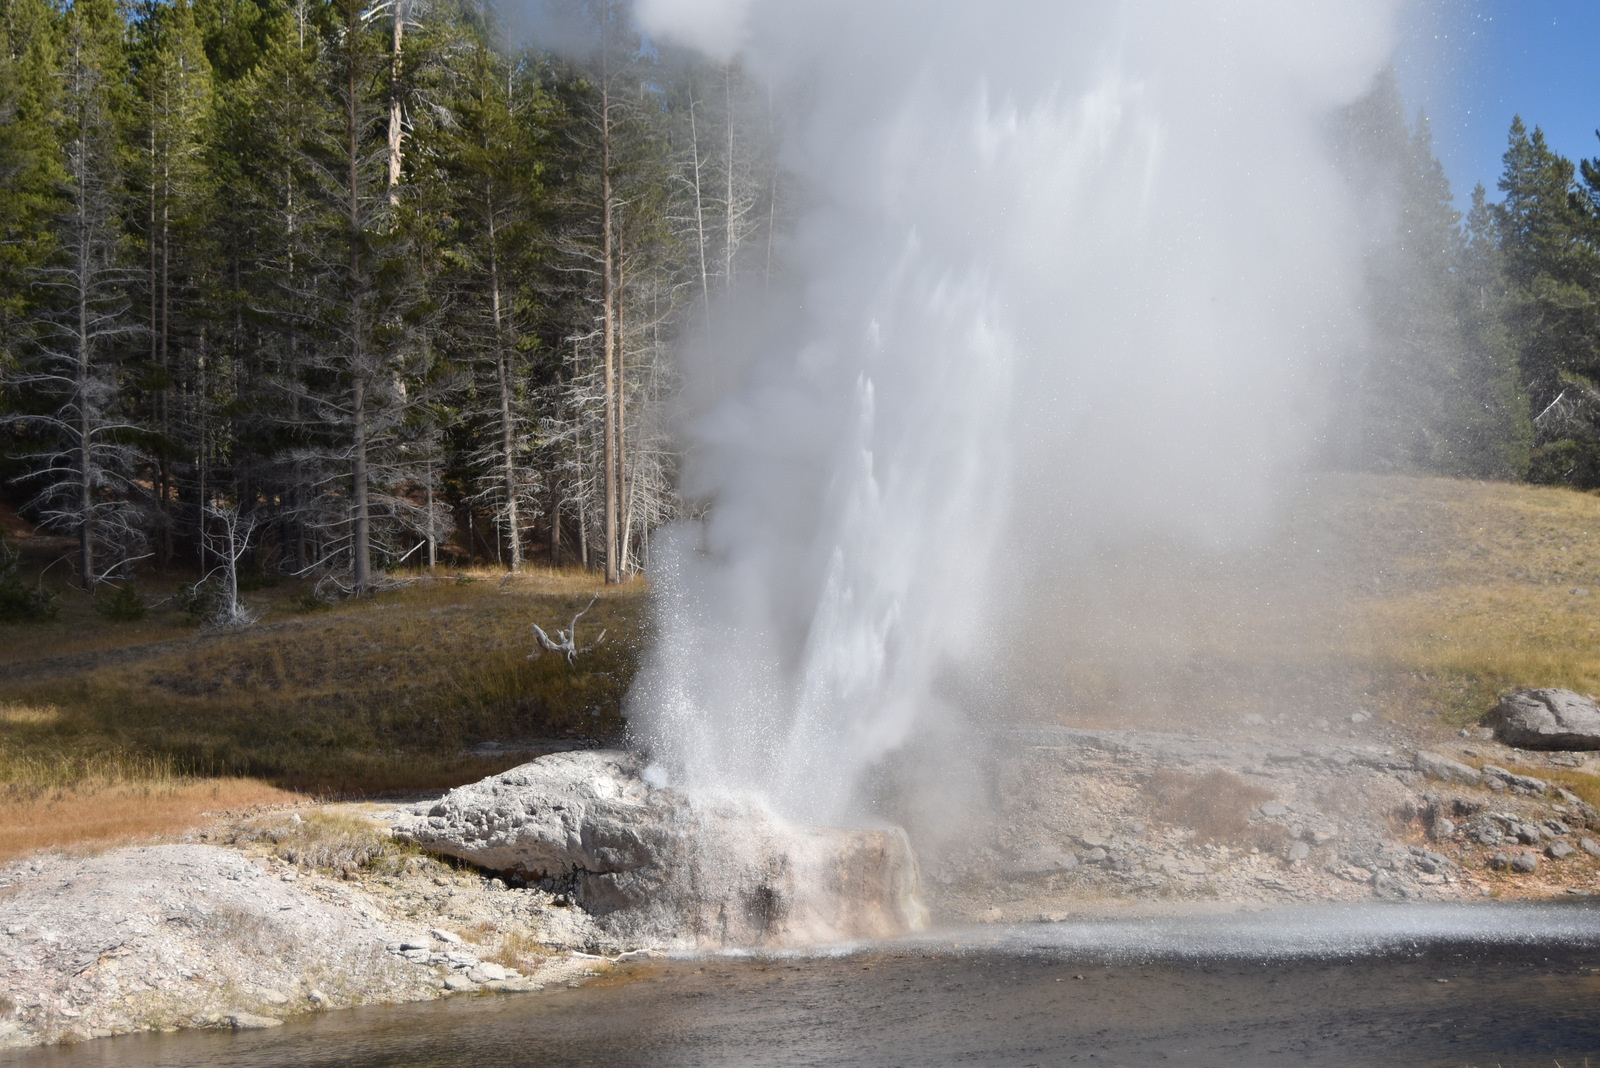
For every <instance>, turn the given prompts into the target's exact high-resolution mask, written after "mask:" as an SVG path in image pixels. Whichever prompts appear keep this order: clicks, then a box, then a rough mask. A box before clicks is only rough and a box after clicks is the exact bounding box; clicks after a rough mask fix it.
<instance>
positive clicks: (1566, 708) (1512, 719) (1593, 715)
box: [1495, 689, 1600, 749]
mask: <svg viewBox="0 0 1600 1068" xmlns="http://www.w3.org/2000/svg"><path fill="white" fill-rule="evenodd" d="M1496 717H1497V719H1498V722H1497V723H1496V726H1495V733H1496V734H1498V735H1499V737H1500V740H1501V741H1502V742H1505V743H1506V744H1507V745H1515V746H1520V747H1521V748H1523V749H1600V706H1596V705H1595V703H1594V702H1593V701H1591V700H1590V699H1589V698H1587V697H1584V696H1583V695H1582V694H1577V693H1573V692H1572V691H1571V690H1557V689H1546V690H1523V691H1521V692H1520V693H1514V694H1508V695H1506V696H1505V697H1502V698H1501V699H1500V706H1499V708H1497V709H1496Z"/></svg>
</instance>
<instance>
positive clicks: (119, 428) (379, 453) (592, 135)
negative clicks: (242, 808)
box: [0, 0, 781, 592]
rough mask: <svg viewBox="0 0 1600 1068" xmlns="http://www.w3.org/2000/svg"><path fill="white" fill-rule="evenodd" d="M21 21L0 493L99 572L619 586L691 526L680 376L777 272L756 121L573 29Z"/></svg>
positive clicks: (318, 16)
mask: <svg viewBox="0 0 1600 1068" xmlns="http://www.w3.org/2000/svg"><path fill="white" fill-rule="evenodd" d="M561 13H562V15H563V16H564V18H565V21H566V26H567V29H568V30H569V32H570V33H571V35H572V36H573V37H574V41H573V42H572V47H570V48H568V49H564V52H563V56H561V57H558V56H555V55H552V54H549V53H545V52H541V51H539V50H537V49H533V48H518V47H508V46H507V44H506V43H505V42H506V39H507V35H506V34H505V33H504V32H503V31H502V27H501V25H500V19H501V14H500V12H499V11H497V9H496V8H494V7H493V6H492V4H491V3H490V2H489V0H377V2H373V0H138V2H136V3H134V4H133V5H132V6H125V5H121V4H119V3H118V2H117V0H73V2H72V3H70V4H66V3H60V2H57V0H0V331H3V335H0V336H3V338H4V341H3V348H0V361H3V363H0V373H3V379H0V385H3V395H0V434H3V435H4V438H3V441H4V449H3V459H0V464H3V467H0V475H3V476H4V478H5V481H6V485H7V486H8V487H9V488H10V489H11V490H12V494H11V495H12V496H13V497H14V499H15V501H16V503H17V504H19V505H21V506H23V507H24V508H25V510H26V511H27V512H28V513H29V514H30V516H31V517H32V518H34V519H35V520H37V521H38V522H40V523H41V524H43V525H44V526H46V527H47V528H51V529H54V530H56V531H58V532H60V533H62V534H66V535H71V536H72V537H73V538H75V539H76V543H77V546H76V552H75V553H74V554H73V558H74V560H75V563H76V572H77V575H76V577H77V581H78V582H79V583H81V584H82V585H83V586H85V587H86V588H93V587H94V586H96V585H97V584H99V583H102V582H106V581H108V580H111V581H115V580H118V579H120V578H123V577H125V576H127V575H128V574H130V572H131V569H133V568H135V567H136V566H143V567H155V568H161V569H168V568H183V569H189V568H194V567H199V568H200V569H201V570H202V571H205V570H207V569H208V568H209V567H211V566H212V565H213V564H215V563H217V562H218V551H219V550H218V548H217V546H218V545H219V544H221V542H220V541H219V539H226V538H228V537H232V536H234V535H235V534H238V533H239V532H241V531H246V530H247V531H249V532H250V533H251V534H252V535H253V541H252V543H251V546H250V554H251V555H252V556H253V557H254V558H255V560H256V565H257V566H258V567H261V568H263V569H273V570H277V571H283V572H289V573H294V574H301V575H321V576H323V577H324V578H325V579H326V580H327V582H328V583H330V584H331V585H332V586H333V587H336V588H339V589H342V590H344V591H346V592H362V591H365V590H368V589H371V588H372V587H373V585H374V583H375V582H378V581H379V578H378V576H380V575H381V574H382V573H384V572H386V571H391V570H393V569H395V568H398V567H402V566H408V565H422V566H429V567H431V566H433V565H435V564H436V563H437V562H439V560H440V558H441V556H443V555H447V554H453V555H454V556H455V557H466V558H467V559H466V560H463V561H461V562H470V561H472V560H476V561H485V560H492V561H495V562H497V563H499V564H502V565H504V566H506V567H508V568H510V569H511V570H517V569H519V568H521V567H522V566H523V564H524V563H525V562H526V561H528V560H529V559H531V558H533V557H534V556H536V555H537V556H541V557H542V558H543V559H544V560H546V561H548V562H551V563H562V562H567V561H578V562H581V563H583V564H584V565H585V566H591V567H595V568H598V569H603V570H604V572H605V575H606V578H607V580H608V581H612V582H616V581H620V580H622V579H624V578H625V577H626V576H627V575H629V574H630V573H632V572H634V571H635V570H637V569H638V568H639V567H640V565H641V561H642V559H643V556H644V554H645V553H646V552H647V548H648V539H649V536H650V532H651V530H652V529H654V528H656V527H658V526H659V525H660V524H661V523H662V522H664V521H666V520H668V519H670V518H672V517H673V516H674V515H675V514H676V513H677V511H678V510H679V509H680V507H681V505H680V503H679V501H678V499H677V497H676V494H675V490H674V482H675V462H674V457H673V452H672V448H671V446H670V442H669V439H668V431H667V425H666V418H665V413H666V409H667V405H668V404H669V403H670V401H671V398H672V397H673V394H674V390H675V380H674V366H673V363H672V361H671V359H670V358H669V352H670V350H671V347H672V345H673V344H674V342H675V341H676V339H677V337H678V335H679V333H680V332H681V331H682V330H683V329H684V328H685V325H686V324H688V323H690V322H692V321H693V320H694V318H695V316H696V315H697V314H698V315H703V314H705V311H706V310H707V309H709V308H710V307H711V306H712V305H713V303H714V302H715V300H716V299H718V297H719V295H720V294H721V293H722V292H724V291H726V290H728V289H730V288H732V287H733V286H735V285H738V284H741V282H745V281H750V282H756V281H759V280H760V279H763V278H765V277H767V276H770V272H771V257H772V254H773V234H772V230H773V228H774V227H775V226H776V225H777V221H778V218H779V214H780V211H781V208H780V206H779V202H778V195H779V181H778V177H779V176H778V173H777V170H776V168H775V165H774V163H773V159H774V154H773V152H772V151H771V143H772V129H773V121H774V120H773V117H772V115H771V114H770V108H769V106H768V101H767V97H766V95H765V94H764V93H763V92H762V91H760V89H759V87H757V86H756V85H755V84H754V83H753V82H752V81H751V80H750V79H748V78H747V77H745V76H744V75H743V73H742V72H741V71H740V70H739V69H738V68H737V67H736V66H710V65H708V64H706V63H704V62H698V61H693V60H689V59H686V58H684V57H673V56H667V55H664V54H663V53H662V51H661V50H659V49H656V48H654V47H651V46H650V45H649V44H648V43H647V42H642V41H641V40H640V39H639V38H638V37H637V35H636V34H635V32H634V31H633V30H632V29H631V28H630V22H629V16H628V10H627V7H626V5H624V4H622V3H619V2H617V0H572V2H571V3H568V4H566V5H565V7H564V8H563V9H562V11H561Z"/></svg>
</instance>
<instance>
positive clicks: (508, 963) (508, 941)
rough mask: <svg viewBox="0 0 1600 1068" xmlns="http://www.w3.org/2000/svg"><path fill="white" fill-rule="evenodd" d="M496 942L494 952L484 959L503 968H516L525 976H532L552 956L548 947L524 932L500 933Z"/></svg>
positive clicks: (495, 939)
mask: <svg viewBox="0 0 1600 1068" xmlns="http://www.w3.org/2000/svg"><path fill="white" fill-rule="evenodd" d="M494 941H495V948H494V950H493V952H491V953H488V954H486V955H484V956H483V959H484V960H487V961H492V962H494V963H495V964H498V965H500V966H501V967H503V968H515V969H517V970H518V971H520V972H521V973H522V974H523V975H532V974H533V973H534V972H535V971H537V970H538V968H539V966H540V965H541V964H543V963H544V962H545V960H546V959H548V958H549V957H550V956H551V952H550V948H549V947H548V946H544V945H541V944H540V943H539V941H538V940H537V939H535V938H534V937H533V936H532V935H529V934H527V933H525V932H522V931H504V932H498V933H497V935H496V937H495V938H494Z"/></svg>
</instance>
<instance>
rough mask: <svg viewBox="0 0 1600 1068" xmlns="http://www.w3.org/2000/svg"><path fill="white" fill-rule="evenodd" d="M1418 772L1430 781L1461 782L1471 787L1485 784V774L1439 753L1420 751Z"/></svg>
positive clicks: (1416, 761)
mask: <svg viewBox="0 0 1600 1068" xmlns="http://www.w3.org/2000/svg"><path fill="white" fill-rule="evenodd" d="M1415 764H1416V769H1417V771H1419V772H1421V773H1422V774H1423V775H1426V776H1427V777H1428V778H1430V779H1440V780H1442V781H1444V782H1460V783H1466V784H1468V785H1469V786H1476V785H1478V784H1479V783H1481V782H1483V773H1482V772H1480V771H1479V770H1478V769H1477V768H1474V767H1472V766H1470V765H1467V764H1463V763H1461V761H1459V760H1451V759H1450V758H1449V757H1447V756H1442V755H1440V754H1438V753H1430V752H1427V751H1426V750H1423V751H1419V752H1418V753H1417V756H1416V760H1415Z"/></svg>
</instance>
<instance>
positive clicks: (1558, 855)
mask: <svg viewBox="0 0 1600 1068" xmlns="http://www.w3.org/2000/svg"><path fill="white" fill-rule="evenodd" d="M1544 852H1545V856H1547V857H1549V858H1550V859H1551V860H1565V859H1566V858H1567V857H1570V856H1572V854H1574V853H1576V852H1577V850H1576V849H1573V848H1572V847H1571V846H1569V845H1568V844H1567V843H1565V842H1551V843H1550V844H1549V845H1548V846H1546V847H1545V851H1544Z"/></svg>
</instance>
